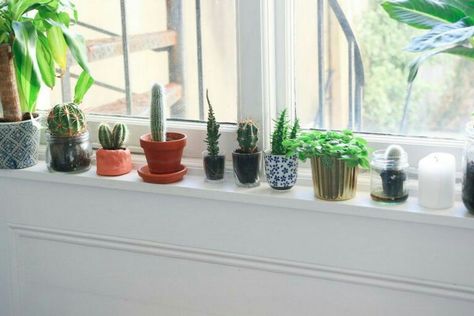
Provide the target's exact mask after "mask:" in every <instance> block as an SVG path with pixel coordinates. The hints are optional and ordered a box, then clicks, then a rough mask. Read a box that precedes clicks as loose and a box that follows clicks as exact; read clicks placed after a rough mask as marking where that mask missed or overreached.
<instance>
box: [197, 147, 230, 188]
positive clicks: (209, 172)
mask: <svg viewBox="0 0 474 316" xmlns="http://www.w3.org/2000/svg"><path fill="white" fill-rule="evenodd" d="M202 157H203V158H202V159H203V165H204V171H205V173H206V181H207V182H222V181H224V171H225V155H224V154H223V153H219V154H218V155H209V153H208V151H204V152H203V153H202Z"/></svg>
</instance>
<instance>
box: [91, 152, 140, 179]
mask: <svg viewBox="0 0 474 316" xmlns="http://www.w3.org/2000/svg"><path fill="white" fill-rule="evenodd" d="M96 159H97V174H98V175H99V176H121V175H124V174H127V173H129V172H130V171H131V170H132V155H131V154H130V150H128V149H117V150H107V149H99V150H97V152H96Z"/></svg>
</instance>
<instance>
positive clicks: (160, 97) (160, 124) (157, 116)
mask: <svg viewBox="0 0 474 316" xmlns="http://www.w3.org/2000/svg"><path fill="white" fill-rule="evenodd" d="M165 110H166V94H165V88H163V86H162V85H159V84H155V85H153V88H152V89H151V114H150V126H151V138H152V140H153V141H156V142H165V141H166V115H165Z"/></svg>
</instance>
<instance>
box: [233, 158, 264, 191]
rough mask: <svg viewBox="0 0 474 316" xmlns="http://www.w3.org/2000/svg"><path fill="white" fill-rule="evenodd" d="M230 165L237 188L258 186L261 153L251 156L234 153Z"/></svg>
mask: <svg viewBox="0 0 474 316" xmlns="http://www.w3.org/2000/svg"><path fill="white" fill-rule="evenodd" d="M232 163H233V167H234V178H235V182H236V184H237V185H238V186H240V187H246V188H252V187H256V186H259V185H260V168H261V165H262V152H261V151H258V152H255V153H251V154H247V153H240V152H237V151H234V152H233V153H232Z"/></svg>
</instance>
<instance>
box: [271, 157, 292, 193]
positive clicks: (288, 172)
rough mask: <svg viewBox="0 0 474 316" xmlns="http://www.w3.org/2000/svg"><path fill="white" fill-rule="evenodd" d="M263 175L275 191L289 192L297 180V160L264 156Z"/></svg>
mask: <svg viewBox="0 0 474 316" xmlns="http://www.w3.org/2000/svg"><path fill="white" fill-rule="evenodd" d="M265 175H266V176H267V182H268V184H269V185H270V186H271V187H272V188H273V189H275V190H289V189H291V188H292V187H293V186H294V185H295V184H296V180H297V178H298V158H297V157H296V156H293V157H287V156H282V155H272V154H267V153H266V154H265Z"/></svg>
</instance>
